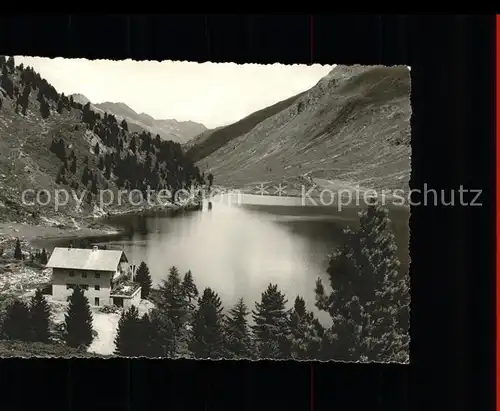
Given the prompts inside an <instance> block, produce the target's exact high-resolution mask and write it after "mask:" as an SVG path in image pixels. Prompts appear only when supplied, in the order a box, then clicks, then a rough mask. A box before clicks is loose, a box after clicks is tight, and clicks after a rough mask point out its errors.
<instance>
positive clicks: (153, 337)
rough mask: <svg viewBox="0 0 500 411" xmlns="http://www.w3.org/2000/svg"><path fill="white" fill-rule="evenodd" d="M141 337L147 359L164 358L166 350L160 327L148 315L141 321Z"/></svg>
mask: <svg viewBox="0 0 500 411" xmlns="http://www.w3.org/2000/svg"><path fill="white" fill-rule="evenodd" d="M140 327H141V329H140V335H141V340H142V341H143V345H144V346H143V354H142V355H144V356H145V357H147V358H155V357H163V356H165V350H164V347H163V345H162V341H161V334H160V332H159V330H160V327H159V326H158V324H156V323H155V321H154V320H153V319H151V318H150V316H149V315H148V314H147V313H146V314H144V315H143V316H142V318H141V319H140Z"/></svg>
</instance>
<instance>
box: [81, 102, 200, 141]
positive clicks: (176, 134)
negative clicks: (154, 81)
mask: <svg viewBox="0 0 500 411" xmlns="http://www.w3.org/2000/svg"><path fill="white" fill-rule="evenodd" d="M72 97H73V100H74V101H76V102H78V103H80V104H82V105H85V104H87V103H90V104H91V106H92V108H93V110H94V111H96V112H100V113H104V112H107V113H110V114H113V115H114V116H115V117H116V118H117V119H119V120H120V121H121V120H123V119H125V120H126V121H127V123H128V126H129V130H130V131H132V132H134V131H135V132H138V133H140V132H142V131H148V132H150V133H152V134H153V135H156V134H159V135H160V137H161V138H162V139H164V140H171V141H175V142H178V143H181V144H183V143H186V142H188V141H189V140H191V139H192V138H193V137H195V136H197V135H198V134H200V133H202V132H204V131H205V130H207V128H206V127H205V126H204V125H203V124H200V123H196V122H194V121H177V120H174V119H169V120H158V119H155V118H153V117H151V116H150V115H149V114H146V113H140V114H138V113H136V112H135V111H134V110H133V109H132V108H130V107H129V106H127V105H126V104H125V103H113V102H109V101H107V102H103V103H97V104H95V103H92V102H91V101H90V100H89V99H88V98H87V97H85V96H84V95H83V94H72Z"/></svg>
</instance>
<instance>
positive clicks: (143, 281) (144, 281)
mask: <svg viewBox="0 0 500 411" xmlns="http://www.w3.org/2000/svg"><path fill="white" fill-rule="evenodd" d="M134 281H135V282H136V283H139V284H140V285H141V298H143V299H146V298H148V297H149V293H150V292H151V287H152V286H153V282H152V280H151V273H150V272H149V267H148V266H147V264H146V263H145V262H144V261H142V262H141V263H140V264H139V267H138V268H137V272H136V273H135V278H134Z"/></svg>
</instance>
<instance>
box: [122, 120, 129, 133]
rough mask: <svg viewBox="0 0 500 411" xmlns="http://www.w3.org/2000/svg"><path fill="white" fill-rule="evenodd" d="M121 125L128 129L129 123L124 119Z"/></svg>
mask: <svg viewBox="0 0 500 411" xmlns="http://www.w3.org/2000/svg"><path fill="white" fill-rule="evenodd" d="M121 126H122V128H123V129H124V130H125V131H128V124H127V122H126V121H125V119H123V120H122V122H121Z"/></svg>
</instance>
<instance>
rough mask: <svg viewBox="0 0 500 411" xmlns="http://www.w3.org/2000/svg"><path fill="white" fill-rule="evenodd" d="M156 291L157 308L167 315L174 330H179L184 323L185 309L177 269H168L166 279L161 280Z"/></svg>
mask: <svg viewBox="0 0 500 411" xmlns="http://www.w3.org/2000/svg"><path fill="white" fill-rule="evenodd" d="M158 291H159V293H158V294H159V300H158V302H157V306H158V308H160V309H161V310H162V311H164V312H165V313H167V315H168V317H169V318H170V319H171V321H172V324H173V325H174V328H175V330H180V328H181V327H182V325H183V324H184V321H185V317H186V308H187V307H186V300H185V297H184V293H183V289H182V282H181V277H180V274H179V270H178V269H177V267H172V268H171V269H170V271H169V273H168V276H167V279H166V280H163V283H162V284H161V285H160V287H159V288H158Z"/></svg>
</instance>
